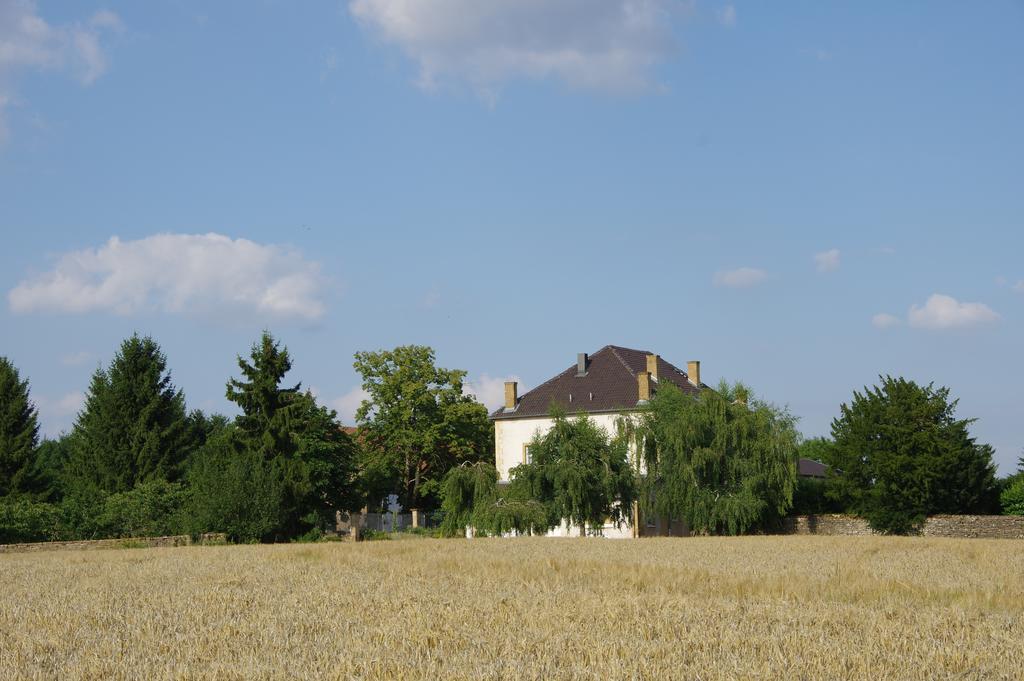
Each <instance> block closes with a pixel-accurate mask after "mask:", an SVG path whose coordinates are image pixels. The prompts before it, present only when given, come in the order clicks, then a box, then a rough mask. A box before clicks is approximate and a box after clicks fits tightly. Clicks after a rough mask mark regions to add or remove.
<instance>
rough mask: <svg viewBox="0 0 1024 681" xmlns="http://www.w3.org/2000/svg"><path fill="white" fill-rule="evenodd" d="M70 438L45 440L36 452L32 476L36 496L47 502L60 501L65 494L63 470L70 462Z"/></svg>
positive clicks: (61, 436) (64, 436) (62, 435)
mask: <svg viewBox="0 0 1024 681" xmlns="http://www.w3.org/2000/svg"><path fill="white" fill-rule="evenodd" d="M72 451H73V447H72V437H71V435H68V434H61V435H60V437H57V438H45V439H44V440H43V441H42V442H41V443H40V444H39V448H38V449H37V450H36V460H35V471H34V473H33V476H34V478H35V480H36V482H37V484H38V488H37V489H38V495H39V497H40V498H41V499H45V500H48V501H60V500H61V499H63V498H64V494H65V478H66V474H65V468H66V467H67V465H68V462H69V461H70V460H71V452H72Z"/></svg>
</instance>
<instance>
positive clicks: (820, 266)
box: [814, 248, 839, 272]
mask: <svg viewBox="0 0 1024 681" xmlns="http://www.w3.org/2000/svg"><path fill="white" fill-rule="evenodd" d="M814 266H815V267H816V268H817V270H818V271H819V272H834V271H835V270H838V269H839V249H838V248H833V249H831V250H828V251H822V252H821V253H815V254H814Z"/></svg>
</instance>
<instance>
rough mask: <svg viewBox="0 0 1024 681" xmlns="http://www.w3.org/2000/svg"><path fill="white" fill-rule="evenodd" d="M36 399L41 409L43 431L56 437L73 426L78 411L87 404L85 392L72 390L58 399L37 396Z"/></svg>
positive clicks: (40, 418) (37, 405)
mask: <svg viewBox="0 0 1024 681" xmlns="http://www.w3.org/2000/svg"><path fill="white" fill-rule="evenodd" d="M34 401H35V405H36V408H37V409H38V410H39V421H40V425H41V427H42V430H43V432H44V433H45V434H46V435H48V436H51V437H55V436H57V435H59V434H60V433H61V432H62V431H65V430H67V429H68V428H69V427H70V426H71V424H72V422H73V421H74V418H75V417H76V416H78V412H79V411H81V409H82V407H84V406H85V393H82V392H70V393H66V394H64V395H62V396H60V397H58V398H56V399H49V398H47V397H37V398H36V399H35V400H34Z"/></svg>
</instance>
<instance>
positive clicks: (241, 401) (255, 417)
mask: <svg viewBox="0 0 1024 681" xmlns="http://www.w3.org/2000/svg"><path fill="white" fill-rule="evenodd" d="M250 359H251V361H246V360H245V359H244V358H243V357H241V356H239V357H238V367H239V369H241V371H242V376H243V379H244V380H239V379H234V378H232V379H230V380H229V381H228V387H227V398H228V399H229V400H231V401H232V402H234V403H235V404H237V405H238V406H239V407H240V408H241V410H242V414H241V415H240V416H239V417H238V419H237V420H236V423H237V425H238V429H239V431H240V434H241V435H242V436H243V437H244V438H245V440H246V444H247V445H248V446H249V447H250V448H251V449H252V450H253V451H256V452H259V453H260V454H262V456H263V457H264V458H265V459H268V460H269V459H272V458H274V457H276V456H283V457H286V458H287V457H290V456H292V455H293V454H294V453H295V451H296V449H297V447H298V445H297V443H296V442H295V439H294V438H293V437H292V430H291V427H290V421H291V417H292V414H293V412H295V410H296V402H295V398H296V396H297V395H299V389H300V388H301V386H302V384H301V383H297V384H296V385H294V386H292V387H290V388H283V387H281V381H282V380H284V376H285V374H287V373H288V372H289V371H291V368H292V360H291V356H290V355H289V354H288V348H282V347H280V345H279V344H278V343H277V341H275V340H274V337H273V336H271V335H270V332H268V331H264V332H263V335H262V336H261V337H260V340H259V342H258V343H255V344H253V346H252V350H251V352H250Z"/></svg>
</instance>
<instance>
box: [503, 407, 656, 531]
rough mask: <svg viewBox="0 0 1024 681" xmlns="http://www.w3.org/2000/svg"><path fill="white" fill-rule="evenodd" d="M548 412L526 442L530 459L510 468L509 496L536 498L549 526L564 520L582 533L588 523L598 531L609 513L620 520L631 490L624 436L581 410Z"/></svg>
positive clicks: (627, 507)
mask: <svg viewBox="0 0 1024 681" xmlns="http://www.w3.org/2000/svg"><path fill="white" fill-rule="evenodd" d="M552 417H553V418H554V423H553V424H552V426H551V428H550V429H549V430H548V431H547V432H546V433H544V434H543V435H538V436H537V437H536V438H535V439H534V440H533V441H532V442H531V443H530V445H529V447H530V454H531V457H532V460H531V461H530V462H529V463H524V464H520V465H519V466H516V467H515V468H513V469H512V471H511V476H512V481H511V482H510V484H509V499H510V500H520V501H523V500H528V499H534V500H536V501H539V502H540V503H542V504H543V505H544V507H545V508H546V509H547V511H548V512H547V518H548V529H550V528H554V527H556V526H557V525H558V524H559V523H560V522H561V521H562V520H563V519H564V520H566V521H567V522H568V523H569V524H571V525H574V526H576V527H578V528H579V531H580V535H581V536H582V535H583V534H585V531H586V527H587V526H588V525H589V526H590V527H591V528H592V529H593V530H594V531H599V528H601V527H602V526H603V525H604V524H605V522H606V520H607V519H609V518H610V519H611V521H612V522H613V523H615V524H616V525H618V524H620V523H622V522H623V521H625V520H626V519H627V518H628V517H629V514H630V511H631V509H632V505H633V499H634V498H635V492H636V487H635V480H634V476H633V469H632V467H631V466H630V464H629V455H628V441H627V439H626V438H625V437H610V436H609V434H608V433H607V432H605V430H604V429H603V428H601V427H599V426H598V425H596V424H595V423H594V422H593V421H592V420H590V419H589V418H588V417H587V416H585V415H582V414H581V415H580V416H578V417H576V418H572V419H569V418H566V417H565V415H564V414H559V413H554V414H552Z"/></svg>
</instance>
